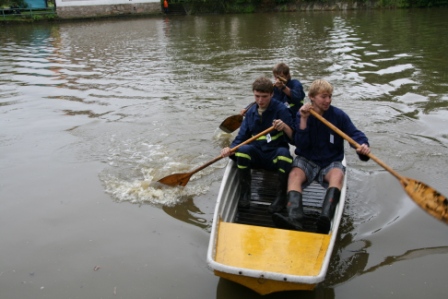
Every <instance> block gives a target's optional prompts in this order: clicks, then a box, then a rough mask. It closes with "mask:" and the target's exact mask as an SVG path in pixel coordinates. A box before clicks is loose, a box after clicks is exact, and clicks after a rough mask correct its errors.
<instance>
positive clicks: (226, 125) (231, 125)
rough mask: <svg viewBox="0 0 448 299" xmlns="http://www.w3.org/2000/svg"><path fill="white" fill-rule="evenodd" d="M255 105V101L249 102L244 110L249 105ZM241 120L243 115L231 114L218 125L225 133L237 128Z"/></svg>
mask: <svg viewBox="0 0 448 299" xmlns="http://www.w3.org/2000/svg"><path fill="white" fill-rule="evenodd" d="M253 105H255V102H253V103H250V104H249V105H248V106H247V107H246V108H244V109H245V110H248V109H249V108H250V107H252V106H253ZM242 122H243V115H241V114H235V115H232V116H229V117H227V118H226V119H225V120H224V121H223V122H222V123H221V124H220V125H219V128H220V129H221V130H223V131H224V132H226V133H232V132H234V131H235V130H236V129H238V128H239V127H240V126H241V123H242Z"/></svg>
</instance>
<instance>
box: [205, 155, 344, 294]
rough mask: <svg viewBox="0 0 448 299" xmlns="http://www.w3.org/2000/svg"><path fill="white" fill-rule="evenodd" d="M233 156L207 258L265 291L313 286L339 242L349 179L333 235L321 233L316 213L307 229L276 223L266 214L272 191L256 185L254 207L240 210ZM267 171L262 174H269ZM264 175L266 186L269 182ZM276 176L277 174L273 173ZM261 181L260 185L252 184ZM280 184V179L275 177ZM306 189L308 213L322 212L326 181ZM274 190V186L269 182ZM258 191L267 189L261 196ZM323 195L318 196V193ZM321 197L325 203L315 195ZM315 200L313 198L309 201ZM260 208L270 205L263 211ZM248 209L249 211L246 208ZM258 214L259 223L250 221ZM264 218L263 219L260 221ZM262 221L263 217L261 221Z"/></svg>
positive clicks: (228, 275) (218, 269) (219, 270)
mask: <svg viewBox="0 0 448 299" xmlns="http://www.w3.org/2000/svg"><path fill="white" fill-rule="evenodd" d="M236 172H237V171H236V168H235V165H234V162H233V161H229V164H228V166H227V168H226V171H225V174H224V177H223V182H222V184H221V188H220V192H219V195H218V201H217V204H216V208H215V215H214V219H213V225H212V232H211V236H210V243H209V248H208V252H207V263H208V265H209V267H210V268H211V269H212V270H213V271H214V273H215V275H217V276H219V277H222V278H224V279H228V280H231V281H234V282H236V283H238V284H241V285H244V286H246V287H248V288H250V289H252V290H254V291H256V292H257V293H259V294H263V295H265V294H269V293H273V292H279V291H289V290H313V289H314V288H315V286H316V285H317V284H318V283H319V282H322V281H323V280H324V279H325V275H326V272H327V269H328V265H329V261H330V257H331V254H332V251H333V247H334V244H335V241H336V235H337V230H338V227H339V223H340V219H341V216H342V211H343V207H344V200H345V192H346V187H345V186H346V178H345V182H344V188H343V189H342V190H341V199H340V202H339V204H338V207H337V208H336V212H335V217H334V219H333V224H332V229H331V231H330V233H329V234H318V233H316V232H315V226H313V225H315V224H314V222H315V220H313V219H312V218H310V219H311V220H310V222H312V225H311V226H309V227H308V230H307V231H293V230H285V229H278V228H275V227H274V225H273V223H272V222H270V223H269V222H268V220H269V219H268V220H266V218H270V217H271V216H270V215H269V214H268V213H267V212H266V210H267V207H268V206H269V202H268V203H266V202H263V200H262V198H268V197H269V196H268V195H267V192H268V191H266V192H265V191H262V190H261V189H257V188H258V187H257V186H253V188H255V189H256V190H253V191H252V192H253V194H252V195H253V196H252V199H254V198H255V199H254V202H253V203H251V208H250V211H252V214H250V215H249V216H248V215H245V213H246V212H245V213H242V212H239V211H238V209H237V201H238V194H239V182H238V177H237V175H236ZM265 175H266V174H264V173H263V174H262V176H265ZM265 179H266V177H264V178H262V179H261V185H260V186H262V185H266V182H265V181H264V180H265ZM267 180H268V181H272V178H267ZM252 185H256V184H254V183H253V184H252ZM274 185H275V182H274ZM316 185H317V184H315V185H314V186H312V187H310V190H304V192H303V194H304V204H305V202H306V206H305V208H306V210H305V213H306V215H311V214H315V215H316V214H317V215H319V214H320V211H319V208H320V207H321V204H322V199H323V196H324V194H325V190H324V189H323V188H322V187H320V186H316ZM267 188H268V189H269V188H271V189H272V186H271V187H269V186H268V187H267ZM257 194H258V195H259V194H262V196H258V197H257ZM316 194H317V195H316ZM316 198H319V200H320V201H319V202H315V199H316ZM308 199H309V200H308ZM259 209H264V211H263V212H260V213H258V214H260V215H262V216H259V215H257V211H258V210H259ZM246 214H247V213H246ZM252 218H254V219H255V220H254V221H253V223H251V222H250V221H251V220H252ZM260 218H263V219H262V220H259V221H258V220H257V219H260ZM257 221H258V222H257Z"/></svg>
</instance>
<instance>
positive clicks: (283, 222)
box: [272, 191, 304, 230]
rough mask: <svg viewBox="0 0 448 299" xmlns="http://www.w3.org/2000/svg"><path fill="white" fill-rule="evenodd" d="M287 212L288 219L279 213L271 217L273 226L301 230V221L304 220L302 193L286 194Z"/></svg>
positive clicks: (290, 192) (292, 192)
mask: <svg viewBox="0 0 448 299" xmlns="http://www.w3.org/2000/svg"><path fill="white" fill-rule="evenodd" d="M286 210H287V211H288V217H285V216H283V215H282V214H280V213H275V214H273V215H272V220H273V221H274V224H275V226H277V227H279V228H285V229H294V230H302V229H303V225H302V221H303V218H304V214H303V204H302V193H300V192H298V191H289V192H288V204H287V205H286Z"/></svg>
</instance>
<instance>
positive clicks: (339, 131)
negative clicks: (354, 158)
mask: <svg viewBox="0 0 448 299" xmlns="http://www.w3.org/2000/svg"><path fill="white" fill-rule="evenodd" d="M310 113H311V114H312V115H313V116H314V117H316V118H317V119H319V120H320V121H321V122H323V123H324V124H325V125H326V126H327V127H329V128H330V129H332V130H333V131H334V132H335V133H337V134H338V135H339V136H341V137H342V138H344V139H345V140H347V141H348V142H349V143H350V144H351V145H353V146H354V147H355V148H359V147H360V146H361V145H359V143H357V142H356V141H355V140H353V139H352V138H351V137H350V136H348V135H347V134H345V133H344V132H342V131H341V130H339V129H338V128H337V127H336V126H335V125H333V124H332V123H330V122H329V121H328V120H326V119H325V118H323V116H322V115H320V114H319V113H317V112H316V111H314V110H313V109H311V110H310ZM367 156H368V157H369V158H370V159H372V160H373V161H375V162H376V163H378V164H379V165H380V166H381V167H383V168H384V169H386V170H387V171H389V172H390V173H391V174H392V175H393V176H394V177H396V178H397V179H399V180H400V181H402V182H404V183H405V184H406V185H407V184H408V181H407V179H406V178H404V177H403V176H401V175H400V174H399V173H398V172H396V171H395V170H393V169H392V168H390V167H389V166H388V165H387V164H386V163H384V162H383V161H381V160H380V159H379V158H378V157H376V156H375V155H373V154H372V153H369V154H368V155H367Z"/></svg>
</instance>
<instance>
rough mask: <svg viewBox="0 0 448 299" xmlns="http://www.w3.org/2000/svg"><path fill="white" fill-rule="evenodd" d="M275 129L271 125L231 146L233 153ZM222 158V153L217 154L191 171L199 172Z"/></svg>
mask: <svg viewBox="0 0 448 299" xmlns="http://www.w3.org/2000/svg"><path fill="white" fill-rule="evenodd" d="M273 130H274V126H272V127H269V128H268V129H266V130H264V131H263V132H261V133H258V134H257V135H255V136H252V137H251V138H249V139H247V140H246V141H244V142H241V143H240V144H238V145H237V146H235V147H233V148H231V149H230V151H231V152H232V153H233V152H235V151H236V150H237V149H239V148H240V147H241V146H243V145H246V144H248V143H251V142H252V141H254V140H256V139H258V138H260V137H261V136H264V135H266V134H267V133H269V132H271V131H273ZM222 158H224V157H223V156H222V155H220V156H217V157H215V158H214V159H213V160H210V161H208V162H207V163H205V164H204V165H202V166H199V167H198V168H195V169H194V170H192V171H191V172H190V173H191V174H194V173H196V172H198V171H201V170H202V169H204V168H206V167H208V166H210V165H212V164H213V163H215V162H217V161H219V160H221V159H222Z"/></svg>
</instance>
